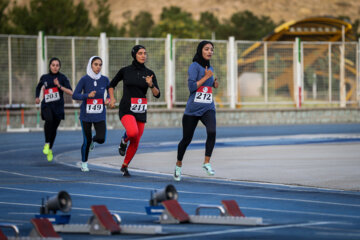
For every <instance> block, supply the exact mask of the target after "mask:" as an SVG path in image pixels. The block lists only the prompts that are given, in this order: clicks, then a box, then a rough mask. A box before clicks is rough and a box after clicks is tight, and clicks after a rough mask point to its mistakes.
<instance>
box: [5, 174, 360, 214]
mask: <svg viewBox="0 0 360 240" xmlns="http://www.w3.org/2000/svg"><path fill="white" fill-rule="evenodd" d="M0 172H3V173H8V174H14V175H19V176H23V177H32V178H41V179H47V180H54V181H65V180H62V179H57V178H48V177H41V176H33V175H27V174H21V173H17V172H9V171H3V170H0ZM84 184H85V182H84ZM86 184H92V185H101V186H112V187H122V188H128V189H137V190H150V191H152V190H154V188H149V187H136V186H128V185H121V184H113V183H101V182H100V183H99V182H86ZM0 188H2V187H0ZM178 192H179V193H183V194H191V195H195V194H198V195H211V196H213V193H208V192H205V193H201V192H191V191H178ZM216 195H217V196H225V197H240V198H251V199H266V200H275V201H293V202H302V203H312V204H327V205H335V206H347V207H360V204H349V203H336V202H325V201H314V200H304V199H292V198H275V197H263V196H249V195H242V194H226V193H216Z"/></svg>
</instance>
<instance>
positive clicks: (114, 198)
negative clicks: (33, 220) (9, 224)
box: [0, 187, 149, 202]
mask: <svg viewBox="0 0 360 240" xmlns="http://www.w3.org/2000/svg"><path fill="white" fill-rule="evenodd" d="M0 189H6V190H14V191H22V192H36V193H48V194H57V193H58V192H52V191H43V190H32V189H24V188H10V187H0ZM69 194H70V196H77V197H86V198H101V199H103V198H104V199H113V200H124V201H141V202H148V201H149V200H144V199H139V198H122V197H109V196H100V195H90V194H79V193H71V192H69Z"/></svg>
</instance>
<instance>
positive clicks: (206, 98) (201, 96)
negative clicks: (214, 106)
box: [194, 86, 213, 103]
mask: <svg viewBox="0 0 360 240" xmlns="http://www.w3.org/2000/svg"><path fill="white" fill-rule="evenodd" d="M212 101H213V99H212V87H205V86H201V87H199V88H198V90H196V94H195V99H194V102H198V103H212Z"/></svg>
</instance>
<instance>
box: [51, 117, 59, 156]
mask: <svg viewBox="0 0 360 240" xmlns="http://www.w3.org/2000/svg"><path fill="white" fill-rule="evenodd" d="M60 122H61V119H58V118H56V117H53V121H51V132H50V149H52V147H53V145H54V142H55V138H56V132H57V129H58V127H59V125H60Z"/></svg>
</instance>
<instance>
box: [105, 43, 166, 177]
mask: <svg viewBox="0 0 360 240" xmlns="http://www.w3.org/2000/svg"><path fill="white" fill-rule="evenodd" d="M131 55H132V57H133V58H134V60H133V62H132V64H131V65H129V66H127V67H124V68H121V69H120V71H119V72H118V73H117V74H116V76H115V77H114V79H113V80H112V81H111V83H110V88H109V95H110V107H112V108H113V107H114V106H115V103H116V100H115V97H114V88H115V87H116V86H117V84H118V83H119V82H120V81H123V96H122V98H121V101H120V105H119V117H120V121H121V123H122V124H123V126H124V128H125V130H126V132H125V134H124V136H123V137H122V138H121V142H120V146H119V153H120V155H122V156H124V155H125V152H126V155H125V159H124V163H123V164H122V166H121V172H122V173H123V176H127V177H128V176H130V174H129V171H128V166H129V164H130V161H131V160H132V159H133V157H134V155H135V153H136V151H137V148H138V146H139V142H140V138H141V136H142V134H143V132H144V128H145V123H146V110H147V98H146V93H147V91H148V88H150V90H151V92H152V94H153V96H154V97H156V98H159V97H160V90H159V87H158V84H157V80H156V76H155V73H154V72H153V71H152V70H150V69H148V68H147V67H145V65H144V63H145V62H146V60H147V53H146V49H145V47H144V46H142V45H136V46H134V47H133V48H132V51H131ZM128 141H130V144H129V147H128V149H127V150H126V147H127V142H128Z"/></svg>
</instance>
